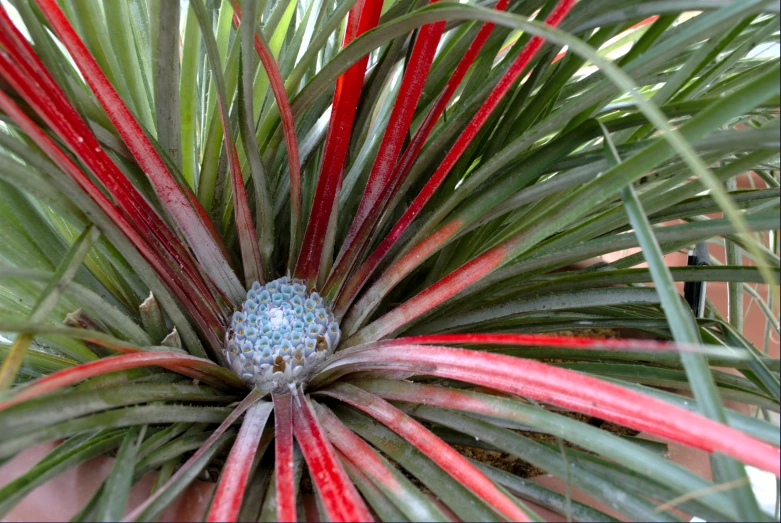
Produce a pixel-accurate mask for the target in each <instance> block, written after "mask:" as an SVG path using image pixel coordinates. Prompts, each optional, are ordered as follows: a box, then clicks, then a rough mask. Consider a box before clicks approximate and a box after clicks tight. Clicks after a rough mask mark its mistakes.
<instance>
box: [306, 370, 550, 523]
mask: <svg viewBox="0 0 781 523" xmlns="http://www.w3.org/2000/svg"><path fill="white" fill-rule="evenodd" d="M318 393H319V394H322V395H325V396H329V397H332V398H336V399H338V400H340V401H343V402H345V403H347V404H348V405H351V406H353V407H355V408H357V409H359V410H361V411H363V412H365V413H366V414H369V415H370V416H372V417H373V418H375V419H377V420H378V421H380V422H381V423H383V424H384V425H386V426H387V427H388V428H390V429H392V430H393V431H394V432H396V433H398V434H399V435H400V436H401V437H403V438H404V439H406V440H407V441H409V442H410V443H411V444H413V445H415V447H417V448H418V450H420V451H422V452H423V453H424V454H426V456H428V457H429V458H430V459H432V460H433V461H434V462H435V463H436V464H437V465H439V466H440V467H442V469H444V470H445V471H447V472H448V473H449V474H450V475H451V476H453V477H454V478H455V479H456V480H458V481H459V482H461V483H462V484H463V485H464V486H466V487H467V488H469V489H470V490H471V491H472V492H474V493H475V494H476V495H477V496H478V497H479V498H480V499H482V500H484V501H485V502H486V503H487V504H488V505H489V506H491V507H492V508H493V509H494V511H496V513H497V514H499V515H500V516H502V517H505V518H507V519H509V520H510V521H532V520H533V519H534V518H535V516H534V515H533V514H529V513H527V512H526V511H525V510H523V509H522V508H521V507H519V505H518V504H517V503H516V502H515V501H513V500H512V499H510V498H508V497H507V495H506V494H505V493H503V492H502V491H501V490H500V489H498V488H497V487H496V485H494V484H493V482H491V480H489V479H488V478H487V477H486V476H485V475H484V474H483V473H482V472H480V471H479V470H478V469H477V468H476V467H475V466H474V465H472V464H471V463H470V462H469V461H468V460H467V459H466V458H464V457H463V456H461V455H460V454H459V453H458V452H457V451H456V450H455V449H453V448H452V447H451V446H449V445H447V444H446V443H445V442H444V441H442V440H441V439H439V438H438V437H437V436H435V435H434V434H433V433H431V432H430V431H429V430H427V429H426V428H425V427H423V425H421V424H419V423H418V422H416V421H414V420H413V419H412V418H410V417H408V416H407V415H405V414H404V413H402V412H401V411H399V410H398V409H396V408H394V407H393V406H392V405H391V404H390V403H388V402H386V401H385V400H383V399H381V398H379V397H377V396H375V395H373V394H370V393H368V392H366V391H364V390H363V389H359V388H358V387H355V386H353V385H350V384H347V383H339V384H336V385H332V386H331V387H329V388H328V389H324V390H321V391H318Z"/></svg>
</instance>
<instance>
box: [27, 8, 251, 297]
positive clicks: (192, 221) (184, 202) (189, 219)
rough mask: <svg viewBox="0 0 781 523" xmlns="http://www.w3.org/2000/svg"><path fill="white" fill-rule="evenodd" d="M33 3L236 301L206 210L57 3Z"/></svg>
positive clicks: (208, 269) (164, 201) (193, 245)
mask: <svg viewBox="0 0 781 523" xmlns="http://www.w3.org/2000/svg"><path fill="white" fill-rule="evenodd" d="M36 1H37V3H38V5H39V7H40V9H41V12H42V13H43V14H44V16H46V18H47V20H48V21H49V23H50V24H51V26H52V29H53V30H54V31H55V33H57V36H58V37H59V39H60V41H61V42H62V43H63V45H64V46H65V48H66V49H67V50H68V52H69V53H70V55H71V57H73V60H74V62H75V63H76V65H77V66H78V68H79V70H80V71H81V74H82V76H83V77H84V79H85V80H86V82H87V84H89V86H90V88H91V89H92V91H93V93H94V94H95V97H96V98H97V100H98V102H99V103H100V105H101V107H102V108H103V110H104V111H105V112H106V115H107V116H108V117H109V119H110V120H111V122H112V123H113V124H114V127H115V128H116V129H117V132H119V134H120V136H121V137H122V140H123V141H124V142H125V144H126V145H127V146H128V149H129V150H130V152H131V153H132V155H133V157H134V158H135V160H136V162H138V165H139V167H140V168H141V170H142V171H143V172H144V173H145V174H146V176H147V177H148V178H149V180H150V182H151V183H152V185H153V186H154V188H155V192H156V193H157V196H158V198H159V200H160V203H161V204H162V205H163V208H165V210H166V212H167V213H168V214H169V215H170V216H171V218H172V219H173V221H174V222H175V223H176V225H177V226H178V227H179V229H180V230H181V231H182V233H183V234H184V236H185V238H187V240H188V243H189V245H190V247H191V248H192V249H193V251H194V252H195V255H196V256H197V258H198V260H199V261H200V262H201V264H202V265H203V267H204V269H205V270H206V272H207V273H208V274H209V276H210V277H212V278H213V279H214V281H215V282H216V283H217V284H218V285H219V287H220V289H222V291H223V292H224V293H225V294H226V295H227V296H229V297H230V298H231V299H233V300H240V298H241V294H242V293H241V291H242V288H241V285H240V284H239V282H238V280H237V279H236V275H235V274H234V273H233V271H232V269H231V268H230V265H229V263H228V258H227V257H226V253H227V250H226V249H225V246H224V245H223V244H222V240H221V239H220V237H219V236H218V235H217V234H216V229H215V228H214V226H213V225H211V224H210V225H206V223H207V222H205V221H204V220H206V213H205V211H204V210H203V209H201V208H200V205H199V204H198V203H197V200H196V199H195V197H194V195H193V194H192V193H191V191H190V190H189V188H188V187H186V186H185V187H182V186H180V185H179V184H178V183H177V181H176V180H175V179H174V177H173V176H172V175H171V173H170V172H169V171H168V168H167V167H166V165H165V163H164V162H163V159H162V158H161V157H160V155H159V153H158V152H157V150H156V149H155V148H154V146H153V145H152V143H151V142H150V141H149V139H148V138H147V136H146V134H145V133H144V131H143V129H142V128H141V126H140V125H139V124H138V122H137V121H136V119H135V117H134V116H133V114H132V113H131V112H130V110H129V109H128V107H127V106H126V105H125V103H124V102H123V101H122V98H121V97H120V96H119V94H118V93H117V92H116V90H115V89H114V87H113V86H112V85H111V82H109V80H108V78H106V76H105V75H104V74H103V71H101V69H100V66H99V65H98V64H97V62H96V61H95V59H94V58H93V57H92V55H91V54H90V52H89V50H88V49H87V47H86V46H85V45H84V43H83V42H82V41H81V39H80V38H79V36H78V34H76V31H75V30H74V29H73V27H72V26H71V24H70V22H69V21H68V19H67V18H66V16H65V14H64V13H63V12H62V10H61V9H60V7H59V5H58V4H57V1H56V0H36Z"/></svg>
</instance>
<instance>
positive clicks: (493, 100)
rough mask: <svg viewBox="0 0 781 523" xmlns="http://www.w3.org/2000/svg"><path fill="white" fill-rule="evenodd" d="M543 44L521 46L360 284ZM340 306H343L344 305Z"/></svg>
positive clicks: (566, 6)
mask: <svg viewBox="0 0 781 523" xmlns="http://www.w3.org/2000/svg"><path fill="white" fill-rule="evenodd" d="M574 5H575V2H574V0H561V1H560V2H558V4H557V5H556V7H555V8H554V9H553V11H552V12H551V14H550V15H549V16H548V17H547V19H546V20H545V23H546V24H547V25H549V26H552V27H555V26H556V25H558V24H559V23H560V22H561V21H562V20H563V19H564V17H565V16H566V15H567V13H569V10H570V9H571V8H572V6H574ZM544 42H545V40H544V38H542V37H540V36H534V37H533V38H532V39H531V40H530V41H529V43H528V44H527V45H526V46H524V48H523V50H522V51H521V54H520V55H518V57H517V58H516V59H515V61H514V62H513V63H512V65H510V67H509V68H508V69H507V71H506V72H505V73H504V75H503V76H502V78H501V80H500V81H499V83H498V84H497V85H496V87H495V88H494V90H493V91H491V94H490V95H489V96H488V98H487V99H486V101H485V102H484V103H483V105H481V106H480V109H479V110H478V111H477V113H476V114H475V115H474V116H473V117H472V119H471V120H470V122H469V124H468V125H467V126H466V128H465V130H464V131H463V132H462V133H461V134H460V135H459V137H458V139H457V140H456V142H455V143H454V144H453V146H452V147H451V149H450V151H448V154H447V155H446V156H445V158H444V159H443V160H442V162H441V163H440V164H439V166H438V167H437V169H436V171H435V172H434V174H433V175H432V176H431V178H429V180H428V182H426V185H425V186H424V187H423V189H422V190H421V192H420V194H418V196H417V197H416V198H415V200H414V201H413V202H412V204H411V205H410V206H409V207H408V208H407V210H406V211H405V212H404V214H403V215H402V217H401V218H400V219H399V221H398V222H397V223H396V224H395V225H394V226H393V229H391V231H390V232H389V233H388V234H387V235H386V236H385V238H384V239H383V241H382V242H381V243H380V245H379V246H378V247H377V248H376V249H375V251H374V252H373V253H372V255H371V256H370V258H369V260H367V261H366V263H365V265H366V269H364V270H363V271H362V272H360V271H359V272H360V275H356V277H359V278H360V279H361V280H363V283H365V281H366V279H368V277H369V276H370V275H371V271H373V269H374V268H376V267H377V265H379V263H380V261H381V260H382V259H383V258H384V257H385V255H386V254H387V253H388V252H389V251H390V249H391V248H392V247H393V245H394V244H395V243H396V242H397V241H398V240H399V238H401V235H402V234H403V233H404V231H405V230H406V229H407V228H408V227H409V225H410V224H411V223H412V221H413V219H414V218H415V216H417V215H418V214H420V212H421V210H422V209H423V207H424V206H425V205H426V203H427V202H428V201H429V200H430V199H431V197H432V196H433V195H434V193H435V192H436V190H437V189H438V188H439V186H440V185H441V184H442V182H443V181H444V180H445V177H447V175H448V174H449V173H450V171H451V170H452V169H453V167H454V166H455V165H456V162H458V160H459V159H460V158H461V156H462V155H463V154H464V152H465V151H466V149H467V147H468V146H469V144H470V143H471V142H472V140H474V138H475V136H477V134H478V132H479V131H480V129H481V128H482V127H483V125H485V123H486V121H488V118H489V117H490V116H491V114H492V113H493V111H494V110H495V109H496V107H497V106H498V105H499V103H500V102H501V101H502V99H503V98H504V96H505V95H506V94H507V92H508V91H509V90H510V88H511V87H512V86H513V85H514V84H515V81H516V80H517V79H518V77H519V76H520V74H521V73H522V72H523V71H524V69H525V68H526V66H527V65H528V63H529V62H530V61H531V59H532V58H533V57H534V55H535V54H536V53H537V51H539V49H540V47H542V44H543V43H544ZM443 109H444V108H443ZM361 287H362V283H360V282H356V283H355V284H353V285H352V286H351V288H350V293H351V294H352V296H353V297H354V296H355V294H356V293H357V292H358V291H359V290H360V288H361ZM347 299H349V298H347ZM342 306H345V305H344V303H343V304H342ZM368 312H370V311H367V312H366V313H365V314H368Z"/></svg>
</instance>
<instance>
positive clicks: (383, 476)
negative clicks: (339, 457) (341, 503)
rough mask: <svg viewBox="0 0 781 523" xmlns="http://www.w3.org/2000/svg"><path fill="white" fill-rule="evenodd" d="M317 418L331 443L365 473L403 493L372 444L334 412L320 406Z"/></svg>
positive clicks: (391, 489) (395, 491) (393, 490)
mask: <svg viewBox="0 0 781 523" xmlns="http://www.w3.org/2000/svg"><path fill="white" fill-rule="evenodd" d="M317 407H318V406H317V405H316V407H315V409H316V410H317V418H318V419H319V420H320V423H322V425H323V429H324V430H325V432H326V434H328V439H329V440H330V441H331V443H332V444H333V445H334V446H335V447H336V448H337V449H338V450H339V451H340V452H341V453H342V454H344V455H345V456H346V457H347V458H348V459H349V460H350V461H352V462H353V463H354V464H355V465H356V466H357V467H358V468H359V469H360V470H361V472H363V473H364V474H366V475H368V477H370V478H371V479H372V480H373V481H375V482H376V483H378V484H379V485H381V486H382V488H383V489H385V490H388V491H390V492H393V493H395V494H397V495H398V494H401V493H402V492H401V491H402V487H401V485H400V484H399V482H398V481H397V480H396V478H395V477H394V474H393V472H392V471H391V470H390V469H388V466H387V464H386V463H385V462H383V460H382V459H381V458H380V456H379V455H378V454H377V452H375V451H374V450H373V449H372V448H371V446H370V445H369V444H368V443H366V442H365V441H364V440H363V439H361V438H360V437H359V436H358V435H357V434H356V433H354V432H353V431H351V430H350V429H348V428H347V427H346V426H345V425H344V423H342V422H341V421H339V418H337V417H336V415H334V413H333V412H331V411H330V410H328V409H326V408H325V407H322V406H319V407H320V408H317Z"/></svg>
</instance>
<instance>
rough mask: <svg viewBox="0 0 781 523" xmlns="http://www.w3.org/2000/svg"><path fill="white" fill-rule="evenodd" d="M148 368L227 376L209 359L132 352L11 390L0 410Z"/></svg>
mask: <svg viewBox="0 0 781 523" xmlns="http://www.w3.org/2000/svg"><path fill="white" fill-rule="evenodd" d="M150 365H159V366H161V367H193V368H195V369H196V370H197V369H205V370H207V371H211V372H213V373H214V374H216V375H225V373H226V372H228V373H230V371H228V370H227V369H224V368H223V367H220V366H219V365H216V364H215V363H213V362H211V361H209V360H204V359H202V358H196V357H195V356H190V355H189V354H176V353H170V352H168V353H166V352H136V353H133V354H123V355H121V356H112V357H110V358H102V359H99V360H95V361H90V362H87V363H82V364H81V365H77V366H75V367H71V368H68V369H63V370H61V371H57V372H55V373H53V374H50V375H48V376H44V377H42V378H39V379H37V380H35V381H33V382H31V383H29V384H27V385H25V386H23V387H21V388H20V389H18V390H17V391H14V392H13V393H12V394H11V396H10V397H9V398H8V399H6V400H4V401H2V402H0V411H3V410H5V409H7V408H9V407H11V406H12V405H16V404H18V403H21V402H22V401H25V400H27V399H29V398H34V397H36V396H40V395H41V394H46V393H48V392H51V391H54V390H57V389H60V388H62V387H67V386H68V385H72V384H74V383H78V382H80V381H82V380H85V379H88V378H92V377H94V376H100V375H102V374H106V373H107V372H115V371H118V370H124V369H132V368H136V367H146V366H150ZM232 381H235V380H232Z"/></svg>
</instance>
